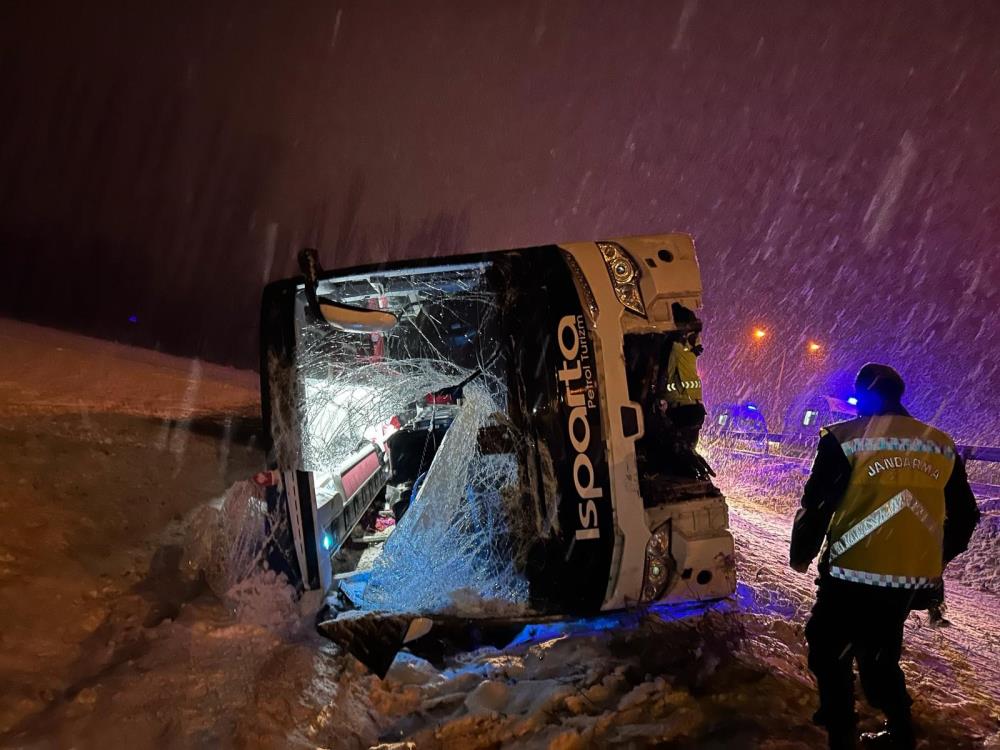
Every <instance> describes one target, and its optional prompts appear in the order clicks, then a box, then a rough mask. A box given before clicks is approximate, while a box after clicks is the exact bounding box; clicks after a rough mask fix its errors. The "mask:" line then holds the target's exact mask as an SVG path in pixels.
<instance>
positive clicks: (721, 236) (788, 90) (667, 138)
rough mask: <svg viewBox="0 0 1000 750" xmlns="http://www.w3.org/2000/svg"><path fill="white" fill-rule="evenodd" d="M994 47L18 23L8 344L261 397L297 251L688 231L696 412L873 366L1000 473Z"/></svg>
mask: <svg viewBox="0 0 1000 750" xmlns="http://www.w3.org/2000/svg"><path fill="white" fill-rule="evenodd" d="M207 6H211V7H207ZM998 39H1000V6H998V5H997V4H996V3H994V2H990V1H984V2H947V3H931V2H913V1H908V2H880V3H864V2H823V3H804V2H798V1H794V2H793V1H791V0H789V1H788V2H759V3H747V2H742V1H737V0H732V1H729V2H725V1H722V0H711V1H709V0H701V1H700V2H699V1H698V0H687V1H686V2H677V3H668V2H649V3H639V2H621V3H597V2H593V3H570V2H559V3H556V2H534V3H527V2H523V3H515V2H504V3H463V2H453V3H432V2H420V3H378V2H374V3H373V2H358V3H341V4H337V3H334V2H298V3H294V4H289V3H280V2H273V3H264V2H235V1H233V0H231V1H230V2H224V1H222V0H220V2H216V3H202V2H159V3H135V2H117V3H116V2H102V3H96V4H95V3H91V4H88V3H69V2H7V3H4V5H3V9H2V10H0V248H2V253H3V258H4V266H5V267H4V272H3V274H2V275H0V279H2V281H0V313H2V314H5V315H9V316H13V317H18V318H23V319H28V320H34V321H38V322H43V323H46V324H51V325H56V326H59V327H63V328H69V329H74V330H79V331H83V332H86V333H89V334H93V335H98V336H102V337H107V338H113V339H118V340H121V341H126V342H130V343H135V344H139V345H142V346H148V347H155V348H160V349H163V350H166V351H170V352H174V353H178V354H185V355H197V356H200V357H203V358H206V359H210V360H214V361H220V362H225V363H232V364H237V365H241V366H255V364H256V356H257V341H258V339H257V324H258V315H259V310H258V308H259V299H260V292H261V288H262V285H263V284H264V283H265V282H266V281H268V280H271V279H276V278H281V277H283V276H287V275H290V274H292V273H294V271H295V263H294V255H295V252H296V251H297V250H298V249H299V248H300V247H302V246H304V245H314V246H317V247H319V248H320V249H321V257H322V259H323V261H324V263H325V264H326V265H327V266H330V267H334V266H347V265H350V264H353V263H357V262H368V261H373V260H376V261H377V260H382V259H399V258H407V257H411V258H416V257H424V256H428V255H436V254H447V253H455V252H466V251H474V250H487V249H498V248H506V247H517V246H525V245H536V244H541V243H547V242H553V241H570V240H587V239H600V238H607V237H615V236H623V235H630V234H643V233H653V232H662V231H672V230H680V231H687V232H690V233H691V234H693V235H694V237H695V240H696V243H697V245H698V248H699V255H700V259H701V263H702V271H703V275H704V279H705V285H706V295H705V303H706V311H705V317H706V320H707V325H708V333H707V334H706V344H707V351H706V354H705V356H704V370H705V374H706V382H707V384H708V388H709V392H710V396H711V395H712V394H713V390H714V397H715V398H716V399H722V398H726V399H728V398H737V397H740V396H749V397H752V396H754V394H759V393H761V392H762V391H763V390H766V389H767V388H768V387H769V384H772V383H773V381H774V378H775V377H776V373H777V371H778V370H777V364H776V363H777V362H778V360H779V356H778V353H779V352H783V353H784V355H785V372H784V373H783V378H784V381H783V385H784V386H785V387H787V388H788V389H789V390H790V391H791V390H794V389H796V388H804V387H807V386H809V385H810V384H811V385H812V386H814V387H817V388H825V389H826V390H831V389H836V388H841V387H842V383H843V380H844V373H849V372H852V371H854V370H856V369H857V367H858V366H859V365H860V364H861V363H863V362H864V361H865V360H866V359H872V358H878V359H881V360H884V361H888V362H890V363H892V364H894V365H896V366H897V367H899V369H901V370H902V371H903V374H904V376H906V377H907V379H908V381H909V382H910V384H911V389H910V390H911V403H912V404H913V406H914V409H915V411H916V412H917V413H918V415H920V416H923V417H929V418H933V419H934V420H935V421H936V422H937V423H938V424H940V425H941V426H942V427H945V428H946V429H952V430H954V431H956V433H957V436H958V437H960V438H963V439H967V440H970V441H972V440H977V441H979V442H988V443H993V444H996V442H997V437H996V432H997V415H998V413H1000V408H998V407H1000V399H998V397H997V395H996V394H997V389H998V388H1000V370H998V367H1000V364H998V363H1000V357H998V355H997V347H998V345H1000V333H998V323H1000V314H998V310H1000V259H998V250H997V248H998V240H1000V149H998V144H1000V44H998ZM130 318H133V319H134V322H132V321H130ZM754 325H762V326H765V327H767V329H768V330H769V332H770V333H771V334H772V335H770V336H769V337H768V339H767V346H768V347H771V348H770V349H768V350H767V351H766V352H764V353H761V352H757V353H754V354H751V353H748V351H747V350H748V348H750V347H751V346H752V343H751V338H750V331H751V329H752V327H753V326H754ZM810 340H815V341H818V342H821V343H822V347H823V349H822V353H821V354H820V355H817V356H815V357H811V358H810V357H808V356H807V355H806V354H805V352H806V343H807V342H808V341H810ZM748 363H749V364H748ZM838 373H839V374H838Z"/></svg>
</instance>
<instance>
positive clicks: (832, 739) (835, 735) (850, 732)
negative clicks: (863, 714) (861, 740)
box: [827, 727, 858, 750]
mask: <svg viewBox="0 0 1000 750" xmlns="http://www.w3.org/2000/svg"><path fill="white" fill-rule="evenodd" d="M827 742H828V743H829V746H830V750H856V748H857V746H858V730H857V729H856V728H855V727H850V728H843V729H830V730H828V731H827Z"/></svg>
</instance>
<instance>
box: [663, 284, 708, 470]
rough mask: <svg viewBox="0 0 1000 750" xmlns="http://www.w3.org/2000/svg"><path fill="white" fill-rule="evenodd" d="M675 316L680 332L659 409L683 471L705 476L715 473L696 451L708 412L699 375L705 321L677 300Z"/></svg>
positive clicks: (671, 348) (671, 353)
mask: <svg viewBox="0 0 1000 750" xmlns="http://www.w3.org/2000/svg"><path fill="white" fill-rule="evenodd" d="M673 315H674V323H675V324H676V325H677V328H678V332H677V334H675V337H674V338H673V339H672V340H671V341H670V342H669V344H668V346H667V349H666V353H667V357H666V362H665V363H664V364H663V366H662V367H661V368H660V369H659V372H658V377H657V382H656V386H655V391H656V400H657V404H656V408H657V410H658V411H659V420H660V421H661V424H662V429H663V431H664V434H665V435H668V436H669V438H668V442H671V443H672V448H671V452H672V453H673V455H674V456H676V457H677V458H678V459H679V463H680V465H681V466H682V467H683V470H684V471H685V472H686V473H690V474H691V475H692V476H695V477H697V478H702V479H704V478H707V477H708V476H714V475H715V472H713V471H712V469H711V467H709V466H708V464H707V463H706V461H705V459H704V458H702V457H701V456H700V455H699V454H698V453H697V452H696V450H695V449H696V448H697V446H698V438H699V435H700V433H701V427H702V425H703V424H704V423H705V414H706V412H705V407H704V405H703V404H702V402H701V377H700V376H699V375H698V357H699V356H700V355H701V353H702V346H701V342H700V341H699V334H700V332H701V321H700V320H698V317H697V316H696V315H695V314H694V313H693V312H692V311H691V310H689V309H688V308H686V307H684V306H683V305H681V304H679V303H676V302H675V303H674V304H673Z"/></svg>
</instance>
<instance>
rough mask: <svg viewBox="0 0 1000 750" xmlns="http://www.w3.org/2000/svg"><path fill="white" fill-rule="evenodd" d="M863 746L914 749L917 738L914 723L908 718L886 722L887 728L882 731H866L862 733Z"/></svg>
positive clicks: (886, 749)
mask: <svg viewBox="0 0 1000 750" xmlns="http://www.w3.org/2000/svg"><path fill="white" fill-rule="evenodd" d="M861 745H862V747H864V748H866V750H867V748H872V749H873V750H874V749H876V748H885V750H914V748H916V746H917V738H916V737H915V736H914V734H913V723H912V722H911V721H910V720H909V719H906V720H904V721H898V722H888V721H887V722H886V724H885V729H883V730H882V731H880V732H865V733H864V734H863V735H861Z"/></svg>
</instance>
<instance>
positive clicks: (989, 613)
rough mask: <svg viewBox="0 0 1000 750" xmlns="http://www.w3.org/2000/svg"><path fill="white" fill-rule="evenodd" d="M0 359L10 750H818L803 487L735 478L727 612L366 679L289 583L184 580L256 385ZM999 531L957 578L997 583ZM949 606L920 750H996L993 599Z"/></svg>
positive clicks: (919, 621) (81, 342)
mask: <svg viewBox="0 0 1000 750" xmlns="http://www.w3.org/2000/svg"><path fill="white" fill-rule="evenodd" d="M0 349H2V350H3V352H4V357H3V358H0V448H2V450H0V467H2V468H0V476H3V477H5V478H6V482H5V483H4V489H3V491H2V492H0V510H3V511H4V512H3V514H2V516H0V517H2V519H3V520H2V522H0V524H2V526H0V745H2V746H7V747H39V748H45V747H70V746H73V747H81V748H83V747H138V748H142V747H178V748H185V747H220V746H221V747H234V746H239V747H242V746H247V747H327V748H367V747H371V746H382V747H400V748H402V747H418V748H453V747H454V748H497V747H538V748H554V749H557V748H558V749H568V748H584V747H594V746H611V747H648V746H657V747H673V748H695V747H697V748H723V747H725V748H750V747H760V748H773V749H779V748H781V749H787V750H790V749H791V748H815V747H820V746H821V745H822V735H821V733H819V732H818V731H817V730H816V729H815V728H814V727H813V726H812V725H811V724H810V722H809V717H810V716H811V714H812V711H813V710H814V709H815V698H814V692H813V687H812V683H811V680H810V677H809V675H808V672H807V670H806V668H805V651H804V646H803V638H802V626H803V622H804V618H805V616H806V615H807V613H808V608H809V605H810V602H811V597H812V579H811V577H810V576H804V575H798V574H795V573H792V572H791V571H789V570H788V568H787V566H786V565H785V558H786V551H787V535H788V525H789V518H790V515H791V511H792V508H793V507H794V503H795V498H794V491H795V488H796V485H797V483H799V482H800V481H801V479H800V477H798V476H796V475H795V473H794V472H793V471H791V470H787V471H786V470H780V471H777V472H775V471H763V472H760V471H754V470H752V467H750V466H748V465H746V464H745V463H741V462H731V463H728V464H727V465H726V466H725V467H724V468H725V471H724V472H723V479H724V481H723V484H724V485H725V489H726V490H727V492H728V494H729V497H730V502H731V508H732V519H731V520H732V526H733V530H734V533H735V534H736V537H737V543H738V551H739V556H740V557H739V570H740V588H739V595H738V597H737V599H736V600H735V601H734V602H727V603H721V604H717V605H713V606H709V607H704V608H681V609H672V610H666V609H655V610H652V611H650V612H647V613H643V614H630V615H617V616H608V617H603V618H595V619H593V620H590V621H584V622H575V623H563V624H560V625H545V626H536V627H532V628H528V629H526V630H525V632H523V633H522V634H521V636H520V637H519V638H518V640H517V641H515V643H513V644H512V645H510V646H508V647H507V648H505V649H502V650H496V649H486V650H482V651H479V652H476V653H472V654H466V655H463V656H461V657H458V658H455V659H453V660H451V661H450V662H449V663H448V664H447V667H446V668H445V669H443V670H438V669H436V668H434V667H433V666H431V665H430V664H428V663H427V662H424V661H422V660H420V659H417V658H415V657H411V656H407V655H405V654H404V655H401V656H400V657H399V658H398V659H397V661H396V663H395V664H394V665H393V667H392V670H391V671H390V673H389V675H388V677H387V679H386V680H384V681H380V680H378V679H377V678H375V677H372V676H371V675H368V674H366V673H365V672H364V670H363V669H362V668H361V667H360V666H359V665H358V664H357V663H356V662H354V661H353V660H351V659H349V658H344V657H342V656H340V655H338V654H337V653H336V649H335V648H334V647H333V646H332V644H330V643H328V642H327V641H325V640H324V639H322V638H320V637H319V636H317V635H316V634H315V633H314V631H313V629H312V626H311V620H310V617H309V616H308V613H306V614H302V613H300V612H299V611H298V608H297V605H296V603H295V602H293V601H291V599H290V597H289V596H288V591H287V589H286V588H285V587H283V586H282V585H281V584H280V582H275V581H272V580H269V579H267V578H266V577H257V578H254V579H252V580H251V581H249V582H247V583H246V584H245V585H244V586H242V587H241V588H240V590H239V591H238V592H232V591H230V592H228V594H227V595H223V596H219V594H218V593H217V590H218V586H216V587H215V590H213V588H212V586H210V585H209V584H211V583H213V580H212V576H211V575H209V576H207V577H206V576H205V575H204V574H202V573H200V572H199V571H198V570H196V569H194V568H193V567H192V566H191V565H190V564H189V562H190V560H191V557H190V555H189V552H190V547H191V545H190V539H191V532H192V526H194V527H196V528H195V530H197V527H198V526H199V525H201V526H204V525H205V524H206V523H207V522H210V521H211V519H213V518H217V517H218V511H216V510H214V509H215V508H217V507H218V503H215V504H214V505H211V504H210V503H212V501H214V500H217V499H218V498H220V497H222V496H223V495H224V493H225V492H226V489H227V488H228V487H230V486H231V485H232V484H233V483H234V482H236V481H238V480H241V479H243V478H245V477H247V476H249V474H251V473H252V472H253V471H254V470H256V469H257V468H258V467H259V466H260V464H261V462H262V457H261V456H260V455H259V452H258V451H257V450H256V449H255V448H254V435H255V432H254V431H255V429H256V416H255V415H256V412H257V408H258V407H257V387H256V378H255V376H254V375H253V374H250V373H240V372H235V371H232V370H226V369H225V368H217V367H212V366H208V365H202V364H199V363H194V362H190V361H186V360H179V359H175V358H170V357H164V356H161V355H157V354H153V353H149V352H141V351H137V350H133V349H128V348H125V347H119V346H115V345H112V344H107V343H105V342H98V341H94V340H90V339H84V338H81V337H75V336H69V335H66V334H60V333H55V332H51V331H46V330H44V329H38V328H35V327H31V326H24V325H21V324H14V323H10V322H0ZM237 489H238V488H237ZM231 497H232V496H231ZM213 514H214V515H213ZM990 518H991V519H992V520H991V521H989V523H991V524H992V526H990V527H989V528H992V529H993V530H994V531H993V532H992V533H980V534H978V535H977V538H976V541H975V549H974V550H973V551H972V555H971V556H970V558H971V559H974V561H975V565H978V566H982V571H981V572H980V573H976V569H973V568H972V567H970V565H964V566H963V565H958V562H959V561H956V569H957V570H959V571H961V573H962V575H961V577H962V578H963V579H964V580H965V581H966V582H968V583H973V582H974V580H973V579H981V578H983V573H985V574H989V575H992V576H994V577H995V575H996V568H997V562H996V561H997V552H998V550H997V535H996V533H995V529H996V523H995V521H996V519H995V512H994V513H991V514H990ZM949 575H950V573H949ZM206 578H207V580H206ZM223 593H224V592H223ZM948 602H949V612H948V616H949V618H950V619H951V620H952V621H953V623H954V624H953V626H952V627H950V628H945V629H932V628H929V627H927V625H926V619H925V618H924V617H923V615H914V616H912V617H911V620H910V623H909V624H908V626H907V648H906V656H905V660H906V661H905V669H906V671H907V674H908V677H909V679H910V684H911V688H912V691H913V692H914V695H915V697H916V700H917V703H916V707H915V708H916V715H917V718H918V721H919V722H920V724H921V726H922V737H923V739H922V743H923V747H927V748H980V747H988V748H1000V734H998V731H1000V730H998V706H1000V688H998V685H1000V642H998V640H1000V634H998V632H997V628H996V623H997V622H998V621H1000V599H998V597H997V594H996V590H995V589H994V590H993V591H992V592H991V591H980V590H977V589H975V588H971V587H969V586H966V585H964V584H963V583H962V582H959V581H957V580H955V578H954V577H952V578H951V579H950V580H949V588H948ZM865 718H866V721H868V722H872V721H874V717H873V716H872V714H871V713H866V714H865Z"/></svg>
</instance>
